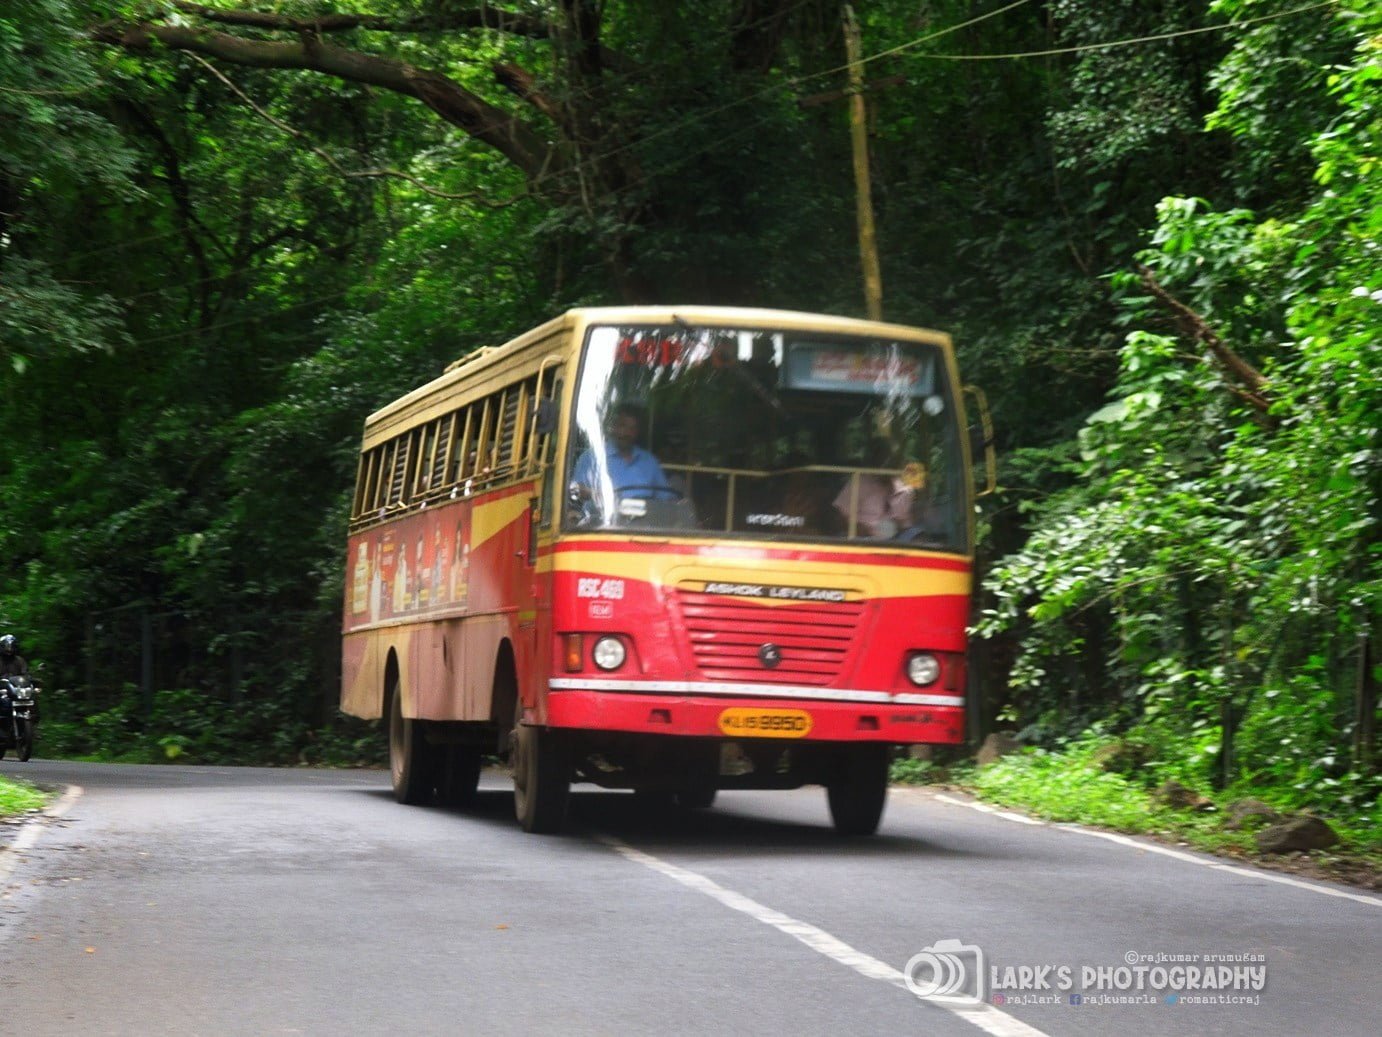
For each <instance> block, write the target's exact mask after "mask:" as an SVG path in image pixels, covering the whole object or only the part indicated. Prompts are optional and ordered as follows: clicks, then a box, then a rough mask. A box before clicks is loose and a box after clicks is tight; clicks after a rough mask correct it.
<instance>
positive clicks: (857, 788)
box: [825, 745, 892, 835]
mask: <svg viewBox="0 0 1382 1037" xmlns="http://www.w3.org/2000/svg"><path fill="white" fill-rule="evenodd" d="M891 762H892V752H891V750H890V749H889V747H888V746H886V745H879V746H874V745H868V746H860V747H858V748H856V749H851V750H848V751H846V752H844V753H843V754H842V755H841V757H840V760H839V762H838V765H837V767H836V771H835V774H834V775H833V776H832V777H831V780H830V781H829V782H828V783H827V784H826V787H825V791H826V798H827V801H828V802H829V804H830V819H831V820H832V821H834V823H835V831H837V832H839V833H840V834H841V835H873V833H874V832H876V831H878V822H879V821H880V820H882V817H883V805H884V803H885V802H886V801H887V798H888V771H889V766H890V764H891Z"/></svg>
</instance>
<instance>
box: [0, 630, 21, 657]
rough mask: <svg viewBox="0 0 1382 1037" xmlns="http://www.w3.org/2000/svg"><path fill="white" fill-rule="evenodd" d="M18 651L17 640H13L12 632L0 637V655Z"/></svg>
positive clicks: (8, 654)
mask: <svg viewBox="0 0 1382 1037" xmlns="http://www.w3.org/2000/svg"><path fill="white" fill-rule="evenodd" d="M18 652H19V642H18V641H17V640H15V637H14V635H13V634H6V635H4V636H3V637H0V655H3V656H6V657H8V656H11V655H15V654H17V653H18Z"/></svg>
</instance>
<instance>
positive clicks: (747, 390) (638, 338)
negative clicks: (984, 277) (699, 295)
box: [563, 325, 969, 551]
mask: <svg viewBox="0 0 1382 1037" xmlns="http://www.w3.org/2000/svg"><path fill="white" fill-rule="evenodd" d="M957 410H958V409H957V405H956V400H955V398H954V391H953V386H952V385H951V381H950V375H949V371H948V368H947V366H946V363H945V356H944V353H943V352H942V350H941V349H940V348H939V347H938V346H934V345H931V344H928V343H925V342H917V341H911V340H891V339H886V338H871V337H870V338H865V337H848V336H839V335H834V334H832V335H825V334H813V333H811V332H803V331H796V330H787V329H775V328H770V327H753V328H741V329H736V328H723V327H706V328H700V327H692V326H689V325H668V326H649V325H638V326H625V327H614V326H599V327H595V328H592V329H591V331H590V333H589V337H588V340H587V343H586V349H585V353H584V359H583V362H582V368H581V374H580V384H579V386H578V388H577V393H576V401H575V408H574V416H573V428H572V430H571V436H570V443H571V450H570V453H569V455H568V457H567V460H566V473H567V475H566V489H567V494H566V505H565V508H564V516H563V528H565V529H566V530H568V531H587V530H610V529H619V530H623V531H626V532H638V533H644V532H647V533H663V532H665V533H672V534H675V535H677V536H690V537H695V536H705V537H715V538H721V537H752V538H755V539H763V538H771V539H775V540H812V541H822V540H826V541H828V540H840V541H854V540H861V541H888V542H890V543H891V544H896V545H908V546H915V547H918V548H927V549H930V550H952V551H964V550H966V549H967V544H968V535H969V534H968V516H967V515H966V513H965V501H966V499H967V492H966V489H965V483H964V481H963V480H964V478H965V474H966V473H965V472H964V470H963V466H962V457H961V452H960V445H959V426H958V420H957Z"/></svg>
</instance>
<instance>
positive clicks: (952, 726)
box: [341, 307, 993, 834]
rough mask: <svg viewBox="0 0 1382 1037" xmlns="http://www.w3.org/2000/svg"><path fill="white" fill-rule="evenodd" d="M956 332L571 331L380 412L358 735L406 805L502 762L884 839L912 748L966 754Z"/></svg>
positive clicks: (357, 675) (600, 322)
mask: <svg viewBox="0 0 1382 1037" xmlns="http://www.w3.org/2000/svg"><path fill="white" fill-rule="evenodd" d="M962 397H963V394H962V393H961V391H960V387H959V381H958V377H957V373H956V368H955V360H954V354H953V352H952V349H951V344H950V340H949V338H948V337H947V336H945V335H943V334H940V333H938V332H934V331H926V330H922V329H919V328H908V327H902V326H898V325H892V324H880V323H871V322H865V321H858V320H849V319H845V318H837V317H826V316H821V315H815V314H805V313H789V312H782V311H772V310H747V309H722V308H710V307H668V308H610V309H586V310H572V311H570V312H568V313H566V314H564V315H563V316H561V317H558V318H557V319H555V320H553V321H550V322H549V323H547V324H544V325H542V326H541V327H539V328H537V329H535V330H533V331H530V332H528V333H527V334H525V335H522V336H520V337H519V338H516V339H514V340H513V341H511V342H509V343H507V344H505V345H503V346H500V347H497V348H487V349H483V350H480V351H478V352H476V353H474V354H471V355H470V356H467V357H465V358H464V359H462V360H461V361H458V362H457V363H455V364H453V365H451V367H450V368H448V369H447V371H446V373H445V374H443V375H442V376H441V377H440V378H437V379H436V380H435V381H432V382H429V383H428V384H426V385H424V386H422V387H420V388H419V389H417V390H415V391H413V392H411V393H409V394H408V395H406V396H404V397H403V398H402V399H400V400H397V401H395V402H394V403H392V404H390V405H389V406H387V407H385V408H384V409H382V410H380V411H378V412H377V413H375V414H373V415H371V416H370V418H369V419H368V421H367V422H366V424H365V435H364V442H363V446H362V449H361V454H360V464H359V477H358V479H357V484H356V490H355V498H354V507H353V509H352V514H351V526H350V544H349V548H348V562H347V564H348V566H349V571H348V574H347V589H346V603H345V604H346V608H345V624H344V641H343V678H342V692H341V708H342V709H343V710H344V711H345V712H347V713H349V714H351V715H353V716H358V717H364V718H378V717H385V718H387V724H388V732H389V760H390V767H391V770H392V777H393V788H394V793H395V795H396V796H397V798H398V799H399V800H400V801H402V802H407V803H422V802H436V801H441V802H448V803H458V802H464V801H466V800H468V799H469V798H470V797H472V796H473V795H474V794H475V790H476V786H477V783H478V780H479V773H480V766H481V762H482V759H483V758H484V757H485V756H487V755H493V754H499V755H502V756H506V757H508V758H509V760H510V762H511V764H512V766H513V773H514V803H515V809H516V812H517V815H518V819H519V821H520V822H521V823H522V825H523V827H524V828H525V829H527V830H529V831H553V830H556V829H557V828H559V827H560V826H561V823H562V819H563V817H564V815H565V811H566V804H567V799H568V792H569V789H570V787H571V784H572V782H576V781H584V782H593V783H595V784H597V785H601V786H604V787H608V788H632V789H636V790H640V791H642V792H645V793H651V794H660V795H665V796H667V797H668V798H669V799H675V801H676V802H678V803H680V804H682V805H683V806H686V807H706V806H709V805H710V803H711V802H712V800H713V799H714V797H715V794H716V791H717V790H719V789H730V788H752V789H764V788H795V787H798V786H800V785H803V784H812V783H814V784H820V785H824V786H825V788H826V790H827V794H828V800H829V806H830V813H831V817H832V818H833V820H834V823H835V826H836V828H838V829H839V830H840V831H842V832H849V833H856V834H857V833H871V832H873V831H874V830H875V829H876V828H877V826H878V821H879V818H880V815H881V813H882V809H883V803H884V799H885V797H886V794H887V781H888V763H889V759H890V755H891V752H892V748H893V747H894V746H897V745H908V744H918V743H939V744H953V743H956V742H960V741H961V740H962V739H963V737H964V718H965V625H966V621H967V618H968V612H969V599H970V591H971V581H972V572H973V546H972V545H973V528H972V527H973V503H972V502H973V496H974V491H973V483H972V479H971V474H972V473H971V464H972V463H976V462H982V463H983V464H984V466H985V468H986V470H987V474H988V478H989V481H990V485H991V480H992V471H993V467H992V454H991V448H990V447H989V446H988V445H987V441H985V442H984V444H983V445H982V446H981V447H980V448H979V449H982V451H983V456H982V457H971V446H970V442H969V437H968V436H967V435H966V434H965V430H966V427H967V426H966V422H965V420H964V406H963V403H964V401H963V398H962Z"/></svg>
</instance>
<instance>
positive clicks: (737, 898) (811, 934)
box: [595, 833, 1047, 1037]
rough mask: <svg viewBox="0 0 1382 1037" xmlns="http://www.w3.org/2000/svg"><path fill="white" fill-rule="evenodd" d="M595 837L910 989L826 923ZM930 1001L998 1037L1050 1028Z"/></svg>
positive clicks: (1032, 1036) (981, 1008)
mask: <svg viewBox="0 0 1382 1037" xmlns="http://www.w3.org/2000/svg"><path fill="white" fill-rule="evenodd" d="M595 838H596V839H598V840H599V841H600V842H602V843H604V844H605V845H606V846H608V847H609V848H610V849H612V850H613V851H614V852H615V853H618V854H620V855H621V856H623V857H624V858H626V859H627V860H630V861H633V862H635V863H637V864H641V865H643V866H644V867H646V868H651V869H652V870H653V871H656V872H658V873H660V874H662V875H665V876H667V877H668V878H670V879H672V880H674V881H676V882H679V883H681V884H682V885H683V886H686V887H687V888H688V889H693V890H695V891H696V892H697V893H703V894H705V895H706V896H708V897H710V898H711V899H712V900H718V901H719V902H720V903H721V904H724V905H725V906H726V907H729V908H733V909H734V910H735V911H738V912H740V913H742V914H746V915H748V916H749V917H750V918H752V919H754V920H755V921H758V922H762V923H763V924H764V925H768V926H771V927H772V928H774V929H777V930H778V931H779V932H783V933H786V934H787V935H788V936H791V937H793V938H794V939H796V940H800V941H801V942H802V943H804V944H805V945H806V946H807V947H810V948H811V949H812V950H813V951H815V952H816V953H818V954H823V955H825V956H826V957H827V958H830V959H831V960H832V961H835V962H837V963H839V964H841V965H844V966H845V967H846V968H851V969H853V970H854V971H855V972H857V973H859V975H861V976H865V977H867V978H868V979H877V980H882V981H883V982H885V983H890V984H892V985H893V986H895V987H901V988H902V989H903V990H906V989H907V980H906V977H905V976H903V974H902V972H901V971H900V970H898V969H895V968H893V967H892V966H891V965H889V964H887V963H886V962H882V961H879V960H878V959H877V958H874V957H870V956H869V955H867V954H865V953H864V952H863V951H860V950H856V949H855V948H853V947H851V946H850V945H849V944H847V943H845V942H844V941H843V940H841V939H839V938H838V937H835V936H832V935H830V933H828V932H826V931H825V930H824V929H819V928H817V927H816V926H814V925H812V924H810V923H809V922H803V921H801V920H800V919H796V918H793V917H791V916H790V915H784V914H783V913H782V912H781V911H775V910H773V909H772V908H770V907H768V906H767V905H765V904H760V903H759V902H758V901H756V900H752V899H750V898H749V897H746V896H744V895H743V894H742V893H736V892H734V890H732V889H727V888H725V887H724V886H722V885H720V884H719V883H718V882H716V881H715V880H714V879H710V878H707V877H706V876H704V875H702V874H700V873H699V872H695V871H691V870H689V869H687V868H683V867H680V866H679V865H676V864H671V863H669V862H668V861H664V860H662V859H661V858H660V857H654V856H653V855H652V854H650V853H644V852H643V851H642V850H638V849H635V848H634V847H632V846H630V845H629V844H628V843H625V842H621V841H620V840H618V839H615V838H614V837H613V836H608V835H603V834H601V833H595ZM926 1003H927V1004H930V1005H934V1006H935V1007H936V1008H943V1009H945V1010H946V1011H947V1012H950V1013H951V1014H952V1015H956V1016H959V1018H961V1019H963V1020H964V1021H965V1022H967V1023H970V1024H972V1025H974V1026H977V1027H978V1028H979V1029H981V1030H983V1031H984V1032H985V1033H990V1034H993V1035H994V1037H1047V1034H1046V1032H1045V1031H1044V1030H1038V1029H1036V1028H1035V1027H1033V1026H1028V1025H1027V1024H1026V1023H1024V1022H1022V1021H1021V1020H1018V1019H1014V1018H1013V1017H1012V1016H1010V1015H1008V1014H1007V1013H1006V1012H1000V1011H999V1010H998V1009H996V1008H994V1007H993V1006H992V1005H988V1004H977V1005H955V1004H948V1003H945V1002H942V1001H928V1002H926Z"/></svg>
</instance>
